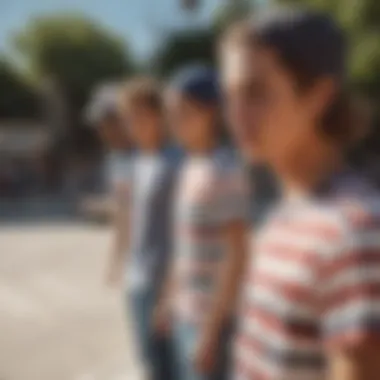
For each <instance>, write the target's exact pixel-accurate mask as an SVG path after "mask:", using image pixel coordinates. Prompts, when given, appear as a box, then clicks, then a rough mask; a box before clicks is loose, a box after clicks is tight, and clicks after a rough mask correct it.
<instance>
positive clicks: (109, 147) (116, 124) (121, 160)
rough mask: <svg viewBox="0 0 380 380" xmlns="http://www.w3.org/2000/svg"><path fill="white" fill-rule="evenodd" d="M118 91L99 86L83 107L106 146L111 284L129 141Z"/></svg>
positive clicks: (118, 273)
mask: <svg viewBox="0 0 380 380" xmlns="http://www.w3.org/2000/svg"><path fill="white" fill-rule="evenodd" d="M119 90H120V89H119V86H118V85H117V84H107V85H103V86H101V87H99V88H98V89H97V90H96V91H95V93H94V95H93V98H92V99H91V101H90V103H89V105H88V107H87V110H86V120H87V122H88V123H89V124H90V125H91V126H93V127H95V128H97V131H98V134H99V137H100V139H101V141H102V143H103V144H104V146H105V148H106V162H105V176H106V185H107V187H108V189H107V190H108V191H109V193H110V195H111V197H110V198H111V199H110V200H111V204H109V203H108V202H107V207H109V208H112V209H113V221H114V241H113V246H112V252H111V261H112V262H111V265H109V267H108V269H109V272H108V273H107V282H108V283H109V284H111V285H115V284H119V283H120V280H121V279H122V276H123V263H124V252H125V249H126V245H127V241H126V229H127V227H126V226H127V222H128V221H127V218H126V215H127V212H128V211H127V210H128V196H129V195H128V192H129V187H130V178H129V175H130V141H129V137H128V133H127V131H126V128H125V126H124V125H123V124H124V123H123V121H122V120H121V118H120V115H119V112H118V95H119Z"/></svg>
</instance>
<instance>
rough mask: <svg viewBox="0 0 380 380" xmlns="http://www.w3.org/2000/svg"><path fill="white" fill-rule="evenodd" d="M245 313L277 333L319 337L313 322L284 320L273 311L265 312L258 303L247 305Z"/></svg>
mask: <svg viewBox="0 0 380 380" xmlns="http://www.w3.org/2000/svg"><path fill="white" fill-rule="evenodd" d="M243 307H244V305H243ZM243 313H244V315H245V317H246V318H249V319H252V320H256V321H257V322H258V323H259V324H261V325H262V326H263V327H265V328H267V329H269V330H273V331H276V333H277V334H281V335H283V336H285V337H287V338H290V339H294V340H301V341H309V340H312V341H314V340H315V339H318V338H319V331H318V328H317V326H315V325H314V324H312V323H307V322H305V323H295V322H290V321H283V320H281V319H280V318H278V317H277V316H275V315H274V314H273V313H269V312H265V311H264V310H262V309H261V308H258V307H257V306H256V305H250V304H247V305H245V308H244V311H243Z"/></svg>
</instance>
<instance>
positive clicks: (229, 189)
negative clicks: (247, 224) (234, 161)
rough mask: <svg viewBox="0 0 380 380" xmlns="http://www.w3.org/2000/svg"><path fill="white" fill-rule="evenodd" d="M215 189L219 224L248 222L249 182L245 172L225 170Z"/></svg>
mask: <svg viewBox="0 0 380 380" xmlns="http://www.w3.org/2000/svg"><path fill="white" fill-rule="evenodd" d="M217 187H218V188H217V191H216V193H217V196H216V208H217V215H218V217H219V220H220V222H221V223H222V224H223V223H229V222H234V221H246V220H248V218H249V215H250V202H249V182H248V176H247V175H246V173H245V171H244V170H243V169H242V168H241V167H234V168H229V169H228V170H225V171H224V173H223V175H222V177H221V178H220V181H218V185H217Z"/></svg>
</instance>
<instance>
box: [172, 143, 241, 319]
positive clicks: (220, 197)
mask: <svg viewBox="0 0 380 380" xmlns="http://www.w3.org/2000/svg"><path fill="white" fill-rule="evenodd" d="M247 191H248V189H247V183H246V178H245V175H244V173H243V170H242V169H241V168H240V167H239V165H238V164H237V163H236V160H235V158H234V156H233V154H232V153H230V152H229V151H227V150H222V149H220V150H217V151H216V152H213V153H212V154H210V155H208V156H202V157H190V158H188V159H187V160H186V162H185V163H184V165H183V167H182V170H181V175H180V178H179V188H178V194H177V199H176V206H175V217H174V219H175V229H176V232H175V239H176V243H175V250H174V253H175V278H176V280H177V281H176V291H175V296H174V312H175V314H176V316H178V317H179V318H180V319H182V320H186V321H189V322H195V323H198V322H201V321H202V319H203V317H204V316H205V314H206V313H207V310H208V308H209V305H210V302H211V301H212V296H213V291H214V289H215V281H216V277H217V272H218V268H219V266H220V263H221V262H222V261H223V258H224V256H225V253H226V244H225V242H224V235H223V227H224V226H225V225H226V223H229V222H233V221H237V220H243V219H246V217H247V216H248V215H249V210H248V206H247V205H248V197H247Z"/></svg>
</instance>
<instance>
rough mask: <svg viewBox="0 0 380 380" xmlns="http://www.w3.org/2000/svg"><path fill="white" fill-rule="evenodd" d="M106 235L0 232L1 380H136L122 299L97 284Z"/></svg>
mask: <svg viewBox="0 0 380 380" xmlns="http://www.w3.org/2000/svg"><path fill="white" fill-rule="evenodd" d="M109 243H110V235H109V231H108V230H107V229H105V228H101V227H96V226H86V225H80V224H77V225H74V224H42V225H41V224H40V225H35V226H32V225H30V226H28V225H24V226H22V227H21V226H17V225H13V226H8V227H6V226H4V225H3V226H2V227H0V246H1V252H0V334H1V339H0V379H1V380H122V379H125V380H141V376H140V374H139V372H140V368H139V365H138V364H137V363H138V361H137V359H136V355H135V352H134V344H133V342H132V331H131V328H130V327H129V328H126V324H128V321H126V317H125V315H124V312H123V305H122V293H121V292H118V291H116V290H113V289H107V288H106V287H105V286H104V284H103V278H104V270H105V263H106V254H107V249H108V247H109Z"/></svg>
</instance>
